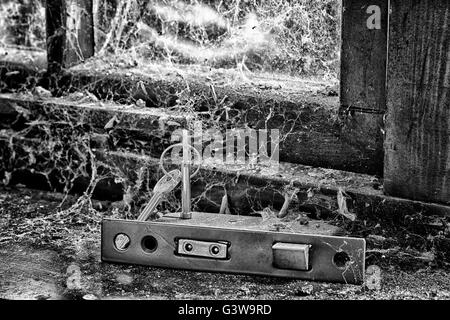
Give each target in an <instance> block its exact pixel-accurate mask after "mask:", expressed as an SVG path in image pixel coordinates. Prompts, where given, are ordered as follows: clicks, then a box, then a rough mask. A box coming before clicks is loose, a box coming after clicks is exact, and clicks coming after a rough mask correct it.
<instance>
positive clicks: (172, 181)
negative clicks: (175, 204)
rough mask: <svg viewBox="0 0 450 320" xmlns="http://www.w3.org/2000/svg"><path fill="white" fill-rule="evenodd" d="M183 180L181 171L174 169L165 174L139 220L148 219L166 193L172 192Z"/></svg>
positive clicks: (154, 189)
mask: <svg viewBox="0 0 450 320" xmlns="http://www.w3.org/2000/svg"><path fill="white" fill-rule="evenodd" d="M180 181H181V171H180V170H172V171H170V172H169V173H168V174H166V175H164V177H162V178H161V179H160V180H159V181H158V183H156V185H155V187H154V188H153V196H152V198H151V199H150V201H149V202H148V204H147V205H146V206H145V208H144V210H142V212H141V214H140V215H139V217H138V218H137V220H138V221H146V220H147V219H148V218H149V217H150V215H151V214H152V213H153V212H154V211H155V210H156V207H157V206H158V204H160V202H161V200H162V199H163V198H164V196H165V195H166V194H168V193H169V192H171V191H172V190H173V189H175V188H176V186H177V185H178V184H179V183H180Z"/></svg>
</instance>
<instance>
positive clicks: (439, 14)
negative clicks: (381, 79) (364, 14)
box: [384, 0, 450, 204]
mask: <svg viewBox="0 0 450 320" xmlns="http://www.w3.org/2000/svg"><path fill="white" fill-rule="evenodd" d="M391 10H392V14H391V18H390V32H389V43H390V45H389V65H388V91H387V106H388V116H387V120H386V141H385V168H384V171H385V178H384V189H385V192H386V193H387V194H389V195H393V196H399V197H404V198H410V199H414V200H424V201H431V202H441V203H447V204H450V91H449V88H450V1H449V0H409V1H404V0H391Z"/></svg>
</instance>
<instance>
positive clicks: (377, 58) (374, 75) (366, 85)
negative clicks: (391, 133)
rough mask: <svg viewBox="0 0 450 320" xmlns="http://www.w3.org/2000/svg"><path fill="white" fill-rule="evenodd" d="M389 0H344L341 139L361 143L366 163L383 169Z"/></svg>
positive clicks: (379, 171) (379, 170)
mask: <svg viewBox="0 0 450 320" xmlns="http://www.w3.org/2000/svg"><path fill="white" fill-rule="evenodd" d="M388 16H389V12H388V0H342V19H341V71H340V78H341V87H340V102H341V110H340V114H341V119H342V120H343V126H342V130H341V139H344V140H347V141H349V142H350V143H351V144H352V145H358V146H359V151H360V157H359V159H358V160H359V161H360V162H361V166H365V167H367V168H368V172H371V173H376V174H378V175H380V176H381V175H382V174H383V157H384V154H383V138H384V137H383V127H384V123H383V116H384V113H385V111H386V62H387V30H388Z"/></svg>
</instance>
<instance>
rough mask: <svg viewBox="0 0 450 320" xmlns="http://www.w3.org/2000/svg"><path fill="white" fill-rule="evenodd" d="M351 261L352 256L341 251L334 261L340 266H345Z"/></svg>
mask: <svg viewBox="0 0 450 320" xmlns="http://www.w3.org/2000/svg"><path fill="white" fill-rule="evenodd" d="M349 262H350V257H349V256H348V254H347V252H344V251H341V252H337V253H336V254H335V255H334V257H333V263H334V264H335V266H336V267H338V268H345V267H346V266H347V265H348V263H349Z"/></svg>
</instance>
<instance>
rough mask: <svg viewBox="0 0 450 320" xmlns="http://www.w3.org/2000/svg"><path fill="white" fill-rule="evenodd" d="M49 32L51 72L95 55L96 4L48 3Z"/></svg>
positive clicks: (50, 0)
mask: <svg viewBox="0 0 450 320" xmlns="http://www.w3.org/2000/svg"><path fill="white" fill-rule="evenodd" d="M46 28H47V57H48V70H49V72H57V71H59V70H61V68H66V67H70V66H73V65H75V64H78V63H80V62H83V61H85V60H86V59H87V58H89V57H92V56H93V55H94V46H95V44H94V18H93V0H48V1H47V6H46Z"/></svg>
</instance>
